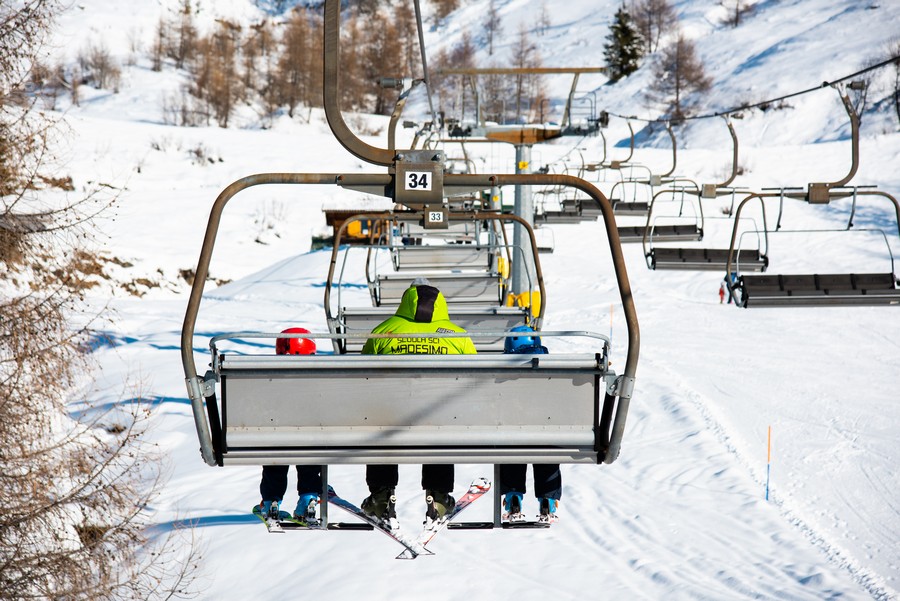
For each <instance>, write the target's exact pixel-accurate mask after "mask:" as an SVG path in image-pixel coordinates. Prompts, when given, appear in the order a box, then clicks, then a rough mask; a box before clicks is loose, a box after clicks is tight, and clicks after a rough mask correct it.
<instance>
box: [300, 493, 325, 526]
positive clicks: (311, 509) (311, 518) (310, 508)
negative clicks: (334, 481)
mask: <svg viewBox="0 0 900 601" xmlns="http://www.w3.org/2000/svg"><path fill="white" fill-rule="evenodd" d="M318 505H319V495H317V494H316V493H314V492H308V493H303V494H302V495H300V499H299V500H298V501H297V507H296V508H295V509H294V519H295V520H297V521H300V522H304V523H306V524H309V525H316V524H318V523H319V518H318V516H317V515H316V508H317V507H318Z"/></svg>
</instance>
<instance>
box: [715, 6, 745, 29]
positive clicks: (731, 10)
mask: <svg viewBox="0 0 900 601" xmlns="http://www.w3.org/2000/svg"><path fill="white" fill-rule="evenodd" d="M719 4H720V5H721V6H722V7H723V8H725V10H726V11H727V12H726V17H725V24H726V25H729V26H730V27H738V26H739V25H740V24H741V20H742V19H743V18H744V17H745V16H746V15H747V14H749V13H750V12H751V11H752V10H753V5H752V4H751V3H750V2H749V0H721V1H720V2H719Z"/></svg>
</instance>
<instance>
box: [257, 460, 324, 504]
mask: <svg viewBox="0 0 900 601" xmlns="http://www.w3.org/2000/svg"><path fill="white" fill-rule="evenodd" d="M290 468H291V466H289V465H264V466H263V468H262V480H261V481H260V483H259V494H260V495H262V499H263V501H279V502H281V500H282V499H284V493H285V492H287V484H288V471H289V470H290ZM297 492H298V493H300V494H301V495H302V494H304V493H316V494H319V495H320V494H322V468H321V466H318V465H298V466H297Z"/></svg>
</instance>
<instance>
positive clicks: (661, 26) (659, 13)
mask: <svg viewBox="0 0 900 601" xmlns="http://www.w3.org/2000/svg"><path fill="white" fill-rule="evenodd" d="M628 12H629V13H630V14H631V16H632V17H633V18H634V23H635V25H636V26H637V28H638V31H639V32H640V34H641V37H642V38H643V40H644V44H646V48H645V50H646V52H647V53H650V52H656V50H657V49H658V48H659V42H660V39H661V38H662V36H664V35H665V34H666V33H668V32H669V31H672V30H673V29H674V28H676V27H677V25H678V15H677V14H676V13H675V8H674V7H673V6H672V4H671V3H670V2H669V0H632V3H631V10H629V11H628Z"/></svg>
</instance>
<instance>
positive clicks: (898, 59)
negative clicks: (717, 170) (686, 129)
mask: <svg viewBox="0 0 900 601" xmlns="http://www.w3.org/2000/svg"><path fill="white" fill-rule="evenodd" d="M891 63H898V64H900V55H897V56H892V57H891V58H889V59H887V60H884V61H881V62H880V63H878V64H876V65H872V66H871V67H866V68H865V69H861V70H859V71H857V72H856V73H851V74H850V75H846V76H844V77H841V78H840V79H835V80H834V81H823V82H822V83H821V84H820V85H818V86H815V87H812V88H807V89H805V90H801V91H800V92H793V93H791V94H785V95H784V96H779V97H778V98H772V99H770V100H763V101H761V102H757V103H756V104H744V105H741V106H738V107H734V108H730V109H728V110H724V111H718V112H715V113H708V114H705V115H695V116H692V117H668V118H665V119H664V118H662V117H657V118H656V119H641V118H640V117H636V116H634V115H618V114H616V113H612V112H609V111H607V113H608V114H609V115H611V116H613V117H619V118H620V119H631V120H634V121H643V122H645V123H666V122H669V123H676V122H680V121H697V120H699V119H711V118H713V117H724V116H726V115H731V114H734V113H739V112H741V111H746V110H748V109H753V108H759V107H762V106H766V105H769V104H772V103H773V102H780V101H782V100H787V99H788V98H794V97H795V96H801V95H803V94H809V93H810V92H815V91H817V90H821V89H822V88H828V87H833V86H835V85H836V84H839V83H841V82H843V81H847V80H848V79H853V78H854V77H857V76H859V75H862V74H864V73H868V72H869V71H875V70H876V69H881V68H882V67H884V66H885V65H889V64H891Z"/></svg>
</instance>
